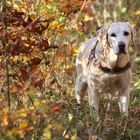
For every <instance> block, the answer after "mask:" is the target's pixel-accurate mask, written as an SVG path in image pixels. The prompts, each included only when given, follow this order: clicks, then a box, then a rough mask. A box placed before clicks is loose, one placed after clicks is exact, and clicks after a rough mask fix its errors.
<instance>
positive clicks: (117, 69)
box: [99, 61, 131, 74]
mask: <svg viewBox="0 0 140 140" xmlns="http://www.w3.org/2000/svg"><path fill="white" fill-rule="evenodd" d="M130 67H131V62H130V61H129V62H128V63H127V64H126V65H125V66H124V67H115V68H113V69H110V68H107V67H103V66H102V65H101V63H100V64H99V68H100V69H101V70H102V71H103V72H105V73H109V74H119V73H123V72H125V71H126V70H128V69H129V68H130Z"/></svg>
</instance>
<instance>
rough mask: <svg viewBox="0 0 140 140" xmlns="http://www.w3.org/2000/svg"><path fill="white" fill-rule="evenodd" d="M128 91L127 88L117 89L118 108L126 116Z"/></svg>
mask: <svg viewBox="0 0 140 140" xmlns="http://www.w3.org/2000/svg"><path fill="white" fill-rule="evenodd" d="M129 98H130V92H129V88H126V89H125V90H120V91H119V109H120V112H121V113H123V115H124V116H128V106H129Z"/></svg>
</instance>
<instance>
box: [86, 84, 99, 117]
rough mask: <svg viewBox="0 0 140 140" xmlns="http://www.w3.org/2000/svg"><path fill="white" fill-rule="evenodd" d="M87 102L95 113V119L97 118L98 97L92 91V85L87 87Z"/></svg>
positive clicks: (93, 90)
mask: <svg viewBox="0 0 140 140" xmlns="http://www.w3.org/2000/svg"><path fill="white" fill-rule="evenodd" d="M88 102H89V105H90V107H92V108H93V109H94V111H95V113H96V117H97V119H98V117H99V97H98V94H97V91H96V90H95V89H94V85H92V84H90V85H88Z"/></svg>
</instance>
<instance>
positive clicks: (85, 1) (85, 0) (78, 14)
mask: <svg viewBox="0 0 140 140" xmlns="http://www.w3.org/2000/svg"><path fill="white" fill-rule="evenodd" d="M88 1H90V0H84V2H83V4H82V6H81V8H80V11H79V12H78V13H77V15H76V17H75V19H74V23H75V22H76V21H77V19H78V17H79V16H80V14H81V13H82V11H83V9H84V7H85V5H86V3H88Z"/></svg>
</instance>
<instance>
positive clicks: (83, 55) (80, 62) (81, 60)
mask: <svg viewBox="0 0 140 140" xmlns="http://www.w3.org/2000/svg"><path fill="white" fill-rule="evenodd" d="M96 41H97V38H96V37H92V38H90V39H88V40H87V41H86V42H84V43H83V44H82V46H81V47H80V48H79V51H78V54H77V58H76V70H77V75H79V74H81V73H83V74H84V75H86V73H85V71H86V66H87V64H88V59H89V55H90V52H91V50H92V49H93V47H94V46H95V44H96Z"/></svg>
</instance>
